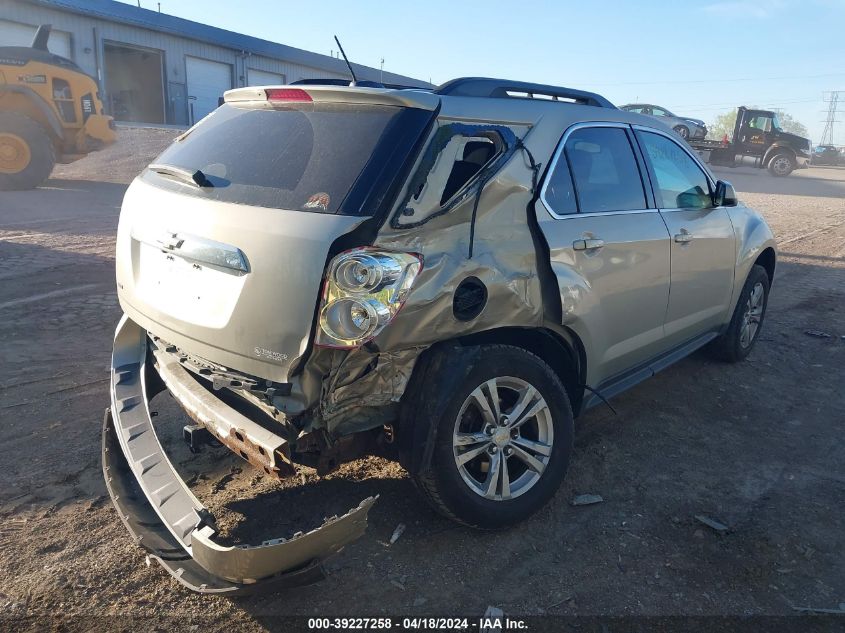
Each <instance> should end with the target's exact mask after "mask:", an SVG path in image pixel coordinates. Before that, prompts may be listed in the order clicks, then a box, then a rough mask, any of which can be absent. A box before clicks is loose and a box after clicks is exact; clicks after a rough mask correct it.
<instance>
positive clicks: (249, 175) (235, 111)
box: [144, 103, 428, 215]
mask: <svg viewBox="0 0 845 633" xmlns="http://www.w3.org/2000/svg"><path fill="white" fill-rule="evenodd" d="M410 112H416V113H419V112H420V111H411V110H410V109H405V108H398V107H394V106H382V105H366V106H363V105H350V104H331V103H301V104H300V103H296V104H292V105H286V106H284V107H279V106H274V107H270V106H269V105H264V104H261V106H259V107H256V105H255V104H250V106H239V105H233V104H225V105H223V106H221V107H220V108H218V109H217V110H215V111H214V112H213V113H212V114H211V115H209V116H208V117H207V118H206V119H205V120H204V121H203V122H201V123H200V124H199V125H198V126H197V127H196V128H194V129H193V130H192V131H190V132H189V133H188V134H186V135H184V136H183V137H182V139H181V140H178V141H176V142H174V143H173V144H172V145H171V146H170V147H168V148H167V149H166V150H165V151H164V152H163V153H162V154H161V155H160V156H159V157H158V158H157V159H156V160H155V161H153V162H154V163H155V164H156V165H164V166H171V167H174V168H177V169H179V170H183V171H187V172H190V173H195V172H196V171H197V170H199V171H200V172H202V176H204V178H203V179H202V180H203V182H204V186H202V187H197V186H193V184H192V183H189V182H188V183H186V182H185V179H184V178H182V179H181V180H180V179H178V178H173V177H170V176H172V174H170V176H169V175H168V173H167V170H147V172H145V174H144V178H145V179H148V180H149V181H150V182H152V183H153V184H155V185H156V186H160V187H164V188H170V189H176V190H178V191H179V192H180V193H183V194H185V195H193V196H201V197H206V198H209V199H213V200H219V201H222V202H235V203H241V204H249V205H255V206H263V207H274V208H282V209H291V210H301V211H309V212H315V213H348V214H355V215H358V214H363V213H364V212H366V211H367V210H366V209H361V208H348V205H347V207H345V206H344V201H345V200H346V199H347V197H348V196H349V193H350V190H351V189H352V188H353V185H354V184H355V183H356V181H357V180H358V179H359V177H360V176H361V174H362V172H363V171H365V169H366V168H367V167H368V166H371V165H372V163H373V162H378V160H379V159H378V158H377V157H376V155H377V154H379V150H378V149H377V148H378V147H379V145H380V141H382V140H384V141H385V142H384V143H381V145H382V146H383V145H395V143H390V142H389V141H388V138H387V137H390V138H393V139H395V137H396V135H397V131H396V128H397V127H399V124H400V122H401V123H402V127H404V128H406V129H405V134H400V135H401V136H403V140H404V137H405V135H406V134H407V127H408V123H410V125H411V126H412V127H418V128H419V132H421V131H422V127H423V125H424V123H423V124H422V125H420V121H419V116H415V115H412V114H409V113H410ZM403 113H404V114H405V116H404V118H403ZM409 116H410V117H411V119H412V121H410V122H408V117H409ZM425 118H426V119H427V118H428V117H427V116H426V117H425ZM412 136H413V135H412ZM389 149H390V150H391V151H395V147H390V148H389ZM383 151H384V148H382V150H381V153H383ZM381 160H382V162H383V161H384V157H382V159H381ZM381 167H382V169H383V168H384V165H382V166H381ZM378 171H381V170H378ZM355 198H356V200H358V201H359V202H360V198H361V197H360V196H356V197H355ZM370 211H371V210H370Z"/></svg>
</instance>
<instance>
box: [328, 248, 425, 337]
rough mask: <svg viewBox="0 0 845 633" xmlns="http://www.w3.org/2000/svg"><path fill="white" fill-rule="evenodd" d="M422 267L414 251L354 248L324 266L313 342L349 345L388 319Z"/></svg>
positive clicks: (408, 290)
mask: <svg viewBox="0 0 845 633" xmlns="http://www.w3.org/2000/svg"><path fill="white" fill-rule="evenodd" d="M421 269H422V257H421V256H420V255H417V254H416V253H397V252H392V251H379V250H375V249H370V248H356V249H352V250H351V251H346V252H345V253H341V254H340V255H338V256H337V257H335V258H334V259H333V260H332V262H331V264H330V265H329V270H328V276H327V278H326V280H325V281H324V286H323V296H322V300H321V302H320V317H319V319H320V329H319V330H318V332H317V345H320V346H322V347H335V348H345V349H349V348H354V347H358V346H360V345H363V344H364V343H366V342H367V341H369V340H370V339H372V338H373V337H374V336H376V335H377V334H378V333H379V332H381V330H382V329H384V327H385V326H386V325H387V324H388V323H390V322H391V321H392V320H393V317H395V316H396V314H397V313H398V312H399V310H401V309H402V306H403V305H404V303H405V299H406V298H407V296H408V292H410V290H411V286H412V285H413V283H414V280H415V279H416V277H417V275H418V274H419V272H420V270H421Z"/></svg>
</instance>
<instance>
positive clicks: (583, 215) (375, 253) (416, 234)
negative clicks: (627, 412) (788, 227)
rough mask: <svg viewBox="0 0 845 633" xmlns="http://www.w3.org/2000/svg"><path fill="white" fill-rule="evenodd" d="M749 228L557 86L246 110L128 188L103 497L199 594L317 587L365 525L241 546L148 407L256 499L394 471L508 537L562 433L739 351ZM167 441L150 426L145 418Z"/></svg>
mask: <svg viewBox="0 0 845 633" xmlns="http://www.w3.org/2000/svg"><path fill="white" fill-rule="evenodd" d="M775 257H776V254H775V243H774V240H773V237H772V233H771V231H770V230H769V228H768V227H767V226H766V223H765V222H764V221H763V219H762V218H761V217H760V215H759V214H757V213H756V212H754V211H752V210H751V209H748V208H747V207H745V206H742V205H739V204H738V203H737V199H736V196H735V194H734V191H733V188H732V187H731V185H730V184H729V183H726V182H722V181H717V180H716V179H715V178H714V177H713V176H712V175H711V174H710V172H709V171H708V169H707V168H706V167H705V166H704V165H703V164H702V163H701V161H699V159H698V157H697V155H696V154H695V152H693V151H692V150H691V149H690V147H689V146H688V145H686V143H685V142H684V141H683V140H681V139H679V138H678V136H677V134H675V133H674V132H673V131H672V130H670V129H669V128H666V127H664V126H663V125H662V124H661V123H660V122H658V121H656V120H655V119H653V118H651V117H644V116H641V115H638V114H634V113H630V112H625V111H622V110H618V109H616V108H615V107H614V106H613V105H612V104H610V103H609V102H608V101H607V100H606V99H604V98H603V97H601V96H599V95H596V94H592V93H587V92H581V91H577V90H571V89H567V88H560V87H555V86H545V85H537V84H527V83H523V82H514V81H504V80H496V79H481V78H465V79H457V80H454V81H451V82H449V83H447V84H444V85H443V86H440V87H439V88H437V89H435V90H428V91H427V90H420V89H399V88H391V89H388V88H381V87H361V86H337V85H316V84H313V83H309V84H303V85H291V86H280V87H267V88H240V89H236V90H231V91H229V92H227V93H226V95H225V103H224V104H223V105H222V106H221V107H220V108H218V109H217V110H216V111H215V112H214V113H212V114H211V115H209V116H208V117H207V118H205V119H204V120H203V121H201V122H200V123H199V124H198V125H196V126H195V127H194V128H192V129H190V130H189V131H187V132H186V133H184V134H183V135H182V136H180V137H179V138H177V139H176V141H175V142H174V143H173V144H172V145H171V146H170V147H169V148H168V149H167V150H166V151H165V152H164V153H163V154H162V155H161V156H160V157H159V158H158V159H157V160H156V162H155V163H154V164H152V165H150V166H149V167H148V168H147V169H146V170H145V171H144V172H143V173H142V174H141V175H140V176H139V177H138V178H137V179H136V180H135V182H134V183H133V184H132V185H131V187H130V188H129V190H128V191H127V194H126V198H125V200H124V203H123V209H122V212H121V216H120V225H119V229H118V236H117V288H118V295H119V298H120V305H121V307H122V309H123V311H124V313H125V315H124V317H123V318H122V320H121V322H120V324H119V325H118V328H117V332H116V335H115V342H114V353H113V367H112V374H111V376H112V378H111V394H112V396H111V407H110V410H109V411H108V412H107V415H106V417H105V428H104V433H103V449H104V451H103V455H104V469H105V474H106V480H107V483H108V486H109V490H110V493H111V495H112V498H113V500H114V503H115V505H116V506H117V508H118V510H119V513H120V516H121V518H122V519H123V521H124V522H125V523H126V525H127V527H128V529H129V530H130V532H131V533H132V534H133V536H134V537H135V538H136V539H137V541H138V542H139V543H140V545H141V546H142V547H144V548H146V549H147V550H148V551H149V552H150V555H151V556H152V557H153V558H155V559H156V560H158V561H160V562H161V563H162V564H163V565H164V566H165V567H166V568H167V569H168V570H169V571H170V572H171V573H172V574H173V575H174V576H175V577H176V578H178V579H179V580H180V581H181V582H182V583H184V584H186V585H188V586H189V587H192V588H193V589H196V590H198V591H204V592H219V593H225V592H236V591H243V590H245V589H247V588H249V587H251V586H254V585H256V584H257V583H260V582H265V583H276V584H279V585H283V584H293V583H303V582H309V581H311V580H314V579H315V578H318V577H319V575H320V573H321V565H320V563H321V561H322V560H324V559H325V558H326V557H327V556H329V555H331V554H333V553H335V552H337V551H338V550H339V549H340V548H342V547H343V546H344V545H345V544H347V543H349V542H350V541H352V540H354V539H355V538H357V537H359V536H360V535H361V534H362V533H363V531H364V528H365V525H366V514H367V511H368V509H369V508H370V507H371V506H372V504H373V503H374V500H373V499H365V500H363V501H362V502H361V504H360V505H359V506H358V507H356V508H353V509H351V510H350V511H349V512H348V513H347V514H346V515H343V516H340V517H332V518H331V519H328V520H327V521H326V522H325V523H324V524H323V525H322V526H318V527H317V526H308V527H313V529H312V530H311V531H309V532H304V533H303V532H298V533H296V534H294V535H284V536H285V537H284V538H279V539H276V540H272V541H266V542H264V543H261V544H258V545H254V546H250V545H239V546H234V547H226V546H223V545H221V544H220V543H219V540H215V536H216V533H217V530H216V527H215V522H214V517H213V516H211V514H210V513H209V511H208V510H207V509H205V508H204V507H203V505H202V504H201V503H200V501H199V500H198V499H197V498H196V497H195V496H194V495H193V494H192V492H191V491H190V490H189V488H188V487H187V485H186V484H185V482H184V481H182V479H181V478H180V477H179V476H178V475H177V473H176V472H175V470H174V469H173V467H172V466H171V463H170V461H169V460H168V458H167V456H166V455H165V453H164V452H163V450H162V447H161V445H160V443H159V441H158V439H157V438H156V432H155V427H154V426H153V424H152V422H151V415H150V410H149V401H150V399H151V398H152V397H153V396H154V395H155V394H157V393H159V392H161V391H163V390H168V391H169V392H170V394H171V395H172V396H173V397H174V398H175V400H176V401H178V402H179V403H180V404H181V406H182V407H183V408H184V409H185V411H186V412H187V413H188V415H189V416H190V417H191V418H192V419H193V420H194V422H195V424H193V425H189V426H187V427H185V431H184V432H185V437H186V439H187V440H188V441H189V442H190V443H192V444H199V443H201V442H203V441H214V442H221V443H223V444H225V445H226V446H228V447H229V448H231V449H232V450H233V451H234V452H235V453H237V454H238V455H240V456H241V457H243V458H244V459H245V460H247V461H249V462H250V463H251V464H253V465H255V466H256V467H257V468H260V469H262V470H264V471H265V472H266V473H267V474H268V475H271V476H276V477H285V476H289V475H291V474H293V473H295V471H296V464H302V465H307V466H310V467H314V468H316V469H317V471H318V473H326V472H329V471H331V470H332V469H333V468H335V467H336V466H337V465H338V464H339V463H341V462H343V461H348V460H351V459H355V458H357V457H359V456H361V455H364V454H368V453H377V454H381V455H386V456H389V457H393V458H395V459H396V460H398V461H399V463H401V464H402V465H403V466H404V467H405V469H407V471H408V473H409V474H410V476H411V477H412V479H413V480H414V481H415V482H416V484H417V486H418V488H419V489H420V491H421V492H422V493H423V495H424V496H425V497H426V498H427V499H428V500H429V501H430V502H431V504H432V505H433V506H434V508H435V509H436V510H437V511H439V512H441V513H442V514H444V515H446V516H448V517H451V518H452V519H455V520H457V521H459V522H461V523H463V524H466V525H469V526H473V527H479V528H498V527H503V526H507V525H510V524H513V523H515V522H518V521H520V520H521V519H524V518H525V517H527V516H528V515H530V514H531V513H532V512H534V511H536V510H537V509H538V508H540V507H541V506H542V505H543V504H545V503H546V502H547V501H548V500H549V499H550V498H551V497H552V495H553V494H554V493H555V491H556V490H557V488H558V487H559V485H560V483H561V481H562V479H563V477H564V475H565V473H566V470H567V465H568V462H569V458H570V454H571V452H572V438H573V420H574V418H575V417H577V416H578V415H579V414H580V413H582V412H583V411H584V410H586V409H587V408H589V407H591V406H593V405H595V404H596V403H597V402H600V401H602V400H603V399H604V398H609V397H610V396H612V395H614V394H616V393H618V392H620V391H622V390H624V389H627V388H628V387H631V386H633V385H634V384H636V383H637V382H639V381H641V380H643V379H644V378H647V377H649V376H652V375H653V374H654V373H655V372H656V371H659V370H660V369H662V368H665V367H666V366H668V365H670V364H671V363H673V362H674V361H676V360H678V359H680V358H682V357H684V356H686V355H688V354H690V353H691V352H692V351H694V350H696V349H697V348H699V347H702V346H703V345H705V344H710V346H711V347H712V349H713V350H714V352H716V353H717V354H718V355H720V356H721V357H722V358H724V359H726V360H729V361H736V360H740V359H742V358H744V357H745V356H746V355H747V354H748V353H749V352H750V351H751V349H752V347H753V346H754V343H755V341H756V340H757V337H758V336H759V332H760V327H761V325H762V322H763V318H764V315H765V311H766V303H767V299H768V294H769V288H770V285H771V283H772V279H773V275H774V268H775ZM159 424H168V422H167V421H162V422H160V423H159Z"/></svg>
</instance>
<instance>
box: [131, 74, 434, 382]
mask: <svg viewBox="0 0 845 633" xmlns="http://www.w3.org/2000/svg"><path fill="white" fill-rule="evenodd" d="M399 94H400V93H399V91H384V90H382V91H377V90H372V89H370V90H355V89H338V88H335V89H325V88H313V89H312V88H309V90H308V91H307V92H306V91H305V90H303V89H301V88H295V89H292V88H280V89H266V90H265V89H243V90H238V91H233V92H232V93H227V99H229V100H231V103H227V104H225V105H223V106H221V107H220V108H218V110H216V111H215V112H214V113H212V114H211V115H209V116H208V117H207V118H206V119H204V120H203V121H202V122H200V124H198V125H197V126H195V127H194V128H192V129H191V130H189V131H188V132H187V133H185V134H183V135H182V136H181V137H180V138H179V139H177V140H176V141H175V142H174V143H173V144H172V145H171V146H170V147H169V148H168V149H167V150H166V151H165V152H164V153H163V154H162V155H161V156H159V157H158V158H157V159H156V160H155V161H154V163H153V165H151V166H150V167H149V168H148V169H147V170H145V172H144V173H143V174H141V176H139V178H137V179H136V181H135V182H134V183H133V184H132V186H131V187H130V188H129V190H128V192H127V194H126V197H125V200H124V203H123V208H122V211H121V217H120V225H119V228H118V238H117V284H118V295H119V298H120V302H121V306H122V308H123V310H124V312H126V314H127V315H128V316H129V318H131V319H132V320H133V321H135V322H136V323H138V324H139V325H141V326H142V327H143V328H144V329H146V330H148V331H150V332H151V333H153V334H155V335H157V336H159V337H161V338H162V339H164V340H165V341H167V342H168V343H171V344H173V345H175V346H177V347H178V348H179V349H181V350H183V351H185V352H186V353H188V354H192V355H195V356H197V357H199V358H200V359H202V360H206V361H210V362H212V363H216V364H220V365H222V366H225V367H227V368H231V369H235V370H238V371H241V372H244V373H248V374H251V375H254V376H259V377H262V378H266V379H268V380H273V381H278V382H286V381H287V379H288V374H289V371H290V369H291V366H292V365H293V364H294V362H295V361H296V359H297V358H298V357H299V356H301V355H302V354H303V353H304V351H305V349H306V348H307V346H308V341H309V336H310V333H311V328H312V321H313V318H314V312H315V306H316V303H317V300H318V295H319V290H320V286H321V279H322V275H323V269H324V266H325V263H326V259H327V256H328V254H329V251H330V249H331V247H332V244H333V243H334V242H335V240H336V239H337V238H338V237H340V236H342V235H345V234H347V233H349V232H350V231H352V230H354V229H355V228H356V227H357V226H358V225H360V224H361V223H362V222H363V221H364V220H366V219H367V218H369V217H372V216H374V215H379V214H381V213H384V211H385V209H386V207H387V206H388V205H389V204H390V203H391V201H392V196H393V194H394V192H395V188H396V187H397V186H398V184H399V180H400V179H401V174H403V173H404V172H403V166H404V165H405V164H406V162H407V161H408V160H409V158H410V157H411V156H412V154H413V152H414V151H415V149H416V147H417V144H418V142H419V140H420V138H421V137H422V135H423V133H424V131H425V129H426V128H427V126H428V125H429V123H430V122H431V120H432V118H433V116H434V113H433V110H434V108H435V106H436V99H435V98H434V97H433V96H432V95H427V94H424V93H420V95H419V96H418V97H416V101H418V102H419V103H415V98H414V97H413V96H411V97H407V96H401V97H397V96H396V95H399ZM273 96H275V97H277V98H275V99H274V98H272V97H273Z"/></svg>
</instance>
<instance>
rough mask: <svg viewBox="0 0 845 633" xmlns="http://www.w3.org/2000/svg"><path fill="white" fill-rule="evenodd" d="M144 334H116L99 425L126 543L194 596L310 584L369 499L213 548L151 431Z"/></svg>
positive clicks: (193, 502)
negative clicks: (284, 533)
mask: <svg viewBox="0 0 845 633" xmlns="http://www.w3.org/2000/svg"><path fill="white" fill-rule="evenodd" d="M146 359H147V339H146V332H144V330H142V329H141V328H140V327H139V326H138V325H136V324H135V323H134V322H132V321H131V320H129V319H128V318H127V317H126V316H124V317H123V318H122V319H121V321H120V324H119V325H118V328H117V332H116V334H115V341H114V351H113V354H112V371H111V401H112V403H111V404H112V406H111V409H110V410H107V411H106V415H105V419H104V423H103V444H102V450H103V475H104V477H105V480H106V486H107V487H108V491H109V495H110V496H111V499H112V502H113V503H114V506H115V508H116V509H117V512H118V514H119V515H120V518H121V520H122V521H123V523H124V525H126V527H127V529H128V530H129V532H130V534H131V535H132V538H133V539H134V540H135V541H136V542H137V543H138V544H139V545H141V547H143V548H144V549H146V550H147V551H148V552H149V554H150V557H151V558H154V559H155V560H157V561H158V562H159V563H161V565H162V566H164V568H165V569H166V570H167V571H168V572H169V573H170V574H171V575H172V576H174V577H175V578H176V579H177V580H178V581H179V582H180V583H182V584H183V585H185V586H186V587H188V588H189V589H192V590H194V591H198V592H201V593H229V594H231V593H245V592H248V591H253V590H256V589H258V588H259V587H260V588H261V589H267V590H276V589H281V588H285V587H290V586H297V585H303V584H309V583H312V582H315V581H317V580H320V579H322V578H323V577H324V572H323V569H322V564H321V563H322V561H323V560H325V559H326V558H328V557H329V556H331V555H333V554H336V553H337V552H339V551H340V550H341V549H342V548H343V547H344V546H345V545H347V544H349V543H351V542H353V541H355V540H356V539H358V538H359V537H360V536H361V535H362V534H363V533H364V531H365V529H366V526H367V513H368V511H369V509H370V508H371V507H372V505H373V503H375V498H373V497H368V498H367V499H364V500H363V501H362V502H361V503H360V504H359V505H358V506H357V507H356V508H353V509H352V510H350V511H349V512H347V513H346V514H344V515H343V516H340V517H337V516H335V517H331V518H329V519H326V520H325V522H324V523H323V525H321V526H320V527H318V528H316V529H314V530H311V531H309V532H305V533H302V532H297V533H296V534H294V535H293V536H291V537H290V538H289V539H284V538H279V539H272V540H269V541H264V542H263V543H261V544H260V545H254V546H253V545H236V546H232V547H226V546H222V545H220V544H219V543H216V542H215V540H214V536H215V534H216V532H217V530H216V528H215V523H214V518H213V517H212V516H211V513H210V512H209V511H208V510H207V509H206V508H205V507H203V505H202V504H201V503H200V501H199V500H198V499H197V498H196V497H195V496H194V495H193V493H192V492H191V491H190V489H189V488H188V487H187V485H186V484H185V482H184V481H182V479H181V478H180V477H179V475H178V474H177V473H176V471H175V470H174V468H173V466H172V465H171V463H170V461H169V460H168V458H167V456H166V454H165V453H164V451H163V449H162V447H161V444H160V443H159V441H158V438H157V437H156V434H155V429H154V428H153V425H152V420H151V417H150V413H149V406H148V404H149V402H148V396H147V388H146V380H145V375H146V372H147V371H154V370H152V368H150V367H148V366H147V362H146Z"/></svg>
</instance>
